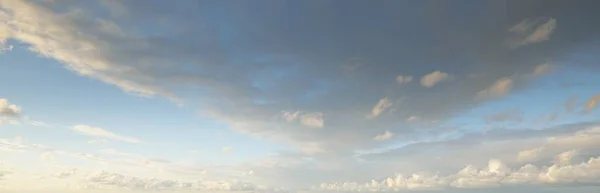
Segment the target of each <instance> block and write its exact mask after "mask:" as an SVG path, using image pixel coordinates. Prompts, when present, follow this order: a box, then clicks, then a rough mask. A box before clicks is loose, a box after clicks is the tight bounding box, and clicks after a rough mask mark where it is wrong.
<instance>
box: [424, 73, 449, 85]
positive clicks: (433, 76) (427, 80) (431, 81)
mask: <svg viewBox="0 0 600 193" xmlns="http://www.w3.org/2000/svg"><path fill="white" fill-rule="evenodd" d="M448 78H450V75H448V74H447V73H444V72H440V71H434V72H431V73H429V74H427V75H425V76H423V78H421V85H423V86H424V87H427V88H430V87H433V86H435V85H436V84H438V83H441V82H444V81H446V80H448Z"/></svg>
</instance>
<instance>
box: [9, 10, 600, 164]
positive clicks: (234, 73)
mask: <svg viewBox="0 0 600 193" xmlns="http://www.w3.org/2000/svg"><path fill="white" fill-rule="evenodd" d="M107 2H108V3H104V4H102V5H100V6H97V5H95V4H94V3H85V2H78V1H52V3H38V2H34V1H9V0H3V1H0V7H1V9H0V10H1V11H0V12H1V13H2V14H5V15H6V19H7V20H8V21H14V22H9V23H10V25H4V26H1V27H0V31H7V32H10V33H8V34H7V35H4V36H6V37H2V38H4V39H8V40H15V41H19V42H21V43H23V44H21V45H22V46H17V47H15V49H22V48H23V47H25V48H27V49H30V50H31V51H34V52H36V53H37V54H40V55H42V56H45V57H48V58H51V59H55V60H57V61H60V62H62V63H63V64H64V65H65V66H66V67H67V68H68V69H70V70H72V71H73V72H74V73H78V74H81V75H85V76H88V77H92V78H94V79H97V80H100V81H103V82H106V83H108V84H112V85H115V86H118V87H119V88H121V89H123V90H125V91H127V92H130V93H135V94H137V95H142V96H147V97H151V96H162V97H166V98H169V99H171V100H174V101H176V102H177V103H181V104H185V105H190V106H198V107H200V109H201V113H202V115H204V116H208V117H211V118H216V119H218V120H220V121H222V122H225V123H228V124H229V125H231V127H232V128H233V129H234V130H235V131H237V132H240V133H244V134H248V135H252V136H258V137H260V138H263V139H268V140H272V141H275V142H279V143H285V144H288V145H293V146H295V147H297V148H298V149H302V150H303V151H304V152H307V153H321V154H327V153H331V154H334V153H332V152H337V153H338V154H340V155H345V156H348V155H351V154H352V151H354V150H356V149H369V148H375V147H379V146H380V145H382V144H380V143H377V142H376V141H374V140H372V138H373V136H376V135H378V134H381V133H383V132H385V131H388V130H389V131H390V132H393V133H395V134H397V135H406V134H408V135H410V134H415V133H418V132H419V131H418V127H416V126H413V125H409V124H406V123H405V118H406V117H409V116H412V115H420V116H425V115H426V116H427V117H423V119H426V120H439V121H440V122H441V123H443V122H444V121H445V120H448V119H449V118H451V117H453V116H454V115H457V114H460V113H462V112H464V111H465V110H467V109H469V108H470V107H474V106H476V105H479V104H481V103H483V102H486V100H493V98H494V97H491V98H489V97H483V98H485V99H486V100H478V101H474V100H473V96H476V95H477V94H478V93H480V92H481V91H485V92H483V94H482V95H485V96H496V95H502V94H509V93H508V92H504V91H505V90H507V89H505V88H507V87H506V84H501V85H500V86H498V87H493V85H495V83H497V81H498V80H502V78H503V77H510V76H512V75H513V74H515V73H531V71H532V70H533V69H534V68H535V66H537V65H538V64H542V63H545V62H547V60H548V59H555V58H556V59H560V58H562V57H565V53H569V52H570V51H573V50H577V49H587V47H586V44H585V43H586V42H590V41H594V40H595V34H599V33H598V32H600V28H598V26H597V24H595V23H587V22H580V21H586V20H584V19H582V18H595V17H598V15H597V14H598V13H597V11H595V10H593V9H591V7H595V4H596V3H594V2H584V1H581V2H578V3H566V2H560V1H553V2H541V1H530V2H528V3H520V2H517V1H510V3H505V2H501V1H499V2H478V3H476V4H475V5H473V6H468V7H464V6H461V5H460V4H458V3H455V2H452V3H450V2H425V1H423V2H421V1H419V2H404V1H397V2H387V1H386V2H383V1H382V2H375V3H373V2H369V3H367V2H363V1H344V3H341V2H335V1H318V2H312V1H307V2H286V3H283V2H280V1H268V0H264V1H256V2H242V3H239V4H235V5H233V4H228V3H226V2H225V1H189V2H185V3H181V4H169V3H166V2H161V1H153V2H151V3H146V2H144V3H140V2H136V1H107ZM409 4H410V6H408V5H409ZM67 5H68V6H67ZM62 7H66V8H64V9H63V8H62ZM291 7H294V9H293V11H291ZM564 7H571V8H578V9H577V11H573V10H575V9H562V8H564ZM16 10H21V11H16ZM77 10H82V11H77ZM482 10H485V11H483V12H482ZM105 12H109V13H111V14H112V15H110V16H105V14H103V13H105ZM357 12H360V13H362V14H361V15H360V16H359V15H356V13H357ZM458 12H460V13H461V14H457V13H458ZM15 13H19V14H15ZM226 13H235V14H226ZM304 13H311V14H304ZM482 13H483V14H482ZM59 15H60V16H59ZM100 16H103V17H100ZM415 16H423V17H419V18H423V20H422V21H417V20H415V19H414V18H415ZM465 16H468V17H465ZM538 17H552V18H554V19H556V21H555V22H556V26H558V27H557V28H555V29H554V31H555V33H553V34H552V38H551V39H550V40H547V41H546V42H544V45H545V47H540V48H538V47H536V49H529V48H532V47H534V46H536V45H538V44H531V45H529V46H525V47H522V48H520V49H517V51H515V50H514V49H509V48H506V45H505V40H506V38H509V37H507V36H509V35H510V34H507V30H508V29H509V28H511V26H512V25H514V24H516V23H519V22H521V21H523V20H524V19H526V18H538ZM365 18H370V19H369V20H366V19H365ZM389 18H394V19H393V20H390V19H389ZM374 20H375V21H378V22H372V21H374ZM138 21H156V22H144V23H152V24H150V25H149V26H139V25H136V23H140V22H138ZM406 26H413V27H406ZM549 27H551V26H547V28H543V29H549ZM562 28H565V29H569V30H564V31H561V29H562ZM41 29H57V31H48V30H41ZM147 29H151V30H152V31H153V32H156V33H153V35H149V34H139V33H140V31H147ZM381 29H385V30H381ZM536 29H537V28H536ZM536 29H534V31H536ZM540 29H542V28H540ZM559 32H560V33H559ZM399 37H410V38H399ZM412 37H418V38H412ZM533 37H535V38H530V40H531V39H535V40H540V39H543V38H542V37H543V36H541V35H539V36H538V35H535V36H533ZM526 39H527V38H526ZM344 65H346V66H348V65H349V67H343V66H344ZM573 65H584V64H573ZM587 67H590V68H597V67H596V66H592V65H589V66H587ZM433 70H439V71H442V72H446V73H448V74H452V75H453V77H456V78H455V79H454V80H453V81H452V82H448V83H445V84H440V85H436V87H435V89H424V88H423V87H419V86H413V85H411V84H407V85H403V86H402V87H398V86H397V82H395V81H394V79H395V78H396V77H397V76H398V74H399V73H402V74H404V75H406V76H418V75H423V74H427V73H430V72H432V71H433ZM351 71H352V73H351V75H350V73H349V72H351ZM472 73H482V74H485V76H478V77H476V78H472V79H466V78H464V77H467V76H468V75H469V74H472ZM527 83H528V81H520V80H519V81H516V80H513V81H512V82H511V84H510V85H511V86H512V89H510V91H511V92H518V91H519V90H520V89H524V88H526V87H520V86H519V85H526V84H527ZM490 85H492V87H490ZM502 85H504V86H502ZM488 87H490V88H492V89H488V90H486V89H487V88H488ZM495 88H497V89H495ZM190 90H191V91H199V90H201V91H203V93H205V94H204V95H201V96H198V95H192V96H190V95H189V94H185V93H196V92H186V91H190ZM440 93H443V94H440ZM384 96H387V97H388V99H389V100H390V101H396V99H400V98H404V100H402V103H401V104H396V103H394V104H395V106H394V109H395V111H394V112H390V113H389V116H379V117H377V121H373V120H369V119H368V118H366V117H365V114H369V112H371V110H372V109H373V103H375V102H376V101H378V100H380V99H381V98H382V97H384ZM195 101H201V102H198V103H196V102H195ZM300 107H301V108H300ZM289 109H302V110H304V111H306V112H320V113H323V115H327V116H326V117H323V120H324V121H325V122H326V128H324V129H313V130H310V129H303V127H304V126H303V125H294V124H289V123H286V122H284V121H280V120H279V119H277V118H274V117H278V115H279V114H280V113H281V111H283V110H289ZM311 123H318V122H312V121H311ZM316 125H320V124H316ZM339 152H343V153H339Z"/></svg>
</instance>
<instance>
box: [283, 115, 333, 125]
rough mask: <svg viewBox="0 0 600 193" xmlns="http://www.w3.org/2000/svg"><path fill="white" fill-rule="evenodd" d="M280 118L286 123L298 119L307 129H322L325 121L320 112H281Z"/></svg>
mask: <svg viewBox="0 0 600 193" xmlns="http://www.w3.org/2000/svg"><path fill="white" fill-rule="evenodd" d="M281 117H283V119H285V120H286V121H288V122H291V121H294V120H296V119H300V123H301V124H302V125H304V126H307V127H312V128H323V126H325V120H324V119H323V113H320V112H301V111H296V112H293V113H292V112H288V111H283V112H282V114H281Z"/></svg>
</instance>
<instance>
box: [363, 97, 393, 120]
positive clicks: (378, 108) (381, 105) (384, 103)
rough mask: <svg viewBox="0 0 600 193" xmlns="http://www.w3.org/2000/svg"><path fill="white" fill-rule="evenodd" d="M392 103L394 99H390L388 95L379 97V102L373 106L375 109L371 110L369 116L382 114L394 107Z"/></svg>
mask: <svg viewBox="0 0 600 193" xmlns="http://www.w3.org/2000/svg"><path fill="white" fill-rule="evenodd" d="M392 105H393V103H392V101H390V100H389V99H388V98H387V97H384V98H382V99H379V101H378V102H377V104H375V106H373V109H372V110H371V114H370V115H369V116H368V117H370V118H373V117H377V116H379V115H381V113H383V112H385V111H386V110H388V109H389V108H390V107H392Z"/></svg>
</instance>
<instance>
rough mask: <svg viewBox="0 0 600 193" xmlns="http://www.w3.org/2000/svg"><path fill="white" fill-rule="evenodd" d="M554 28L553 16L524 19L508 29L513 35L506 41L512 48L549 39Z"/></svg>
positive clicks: (554, 20)
mask: <svg viewBox="0 0 600 193" xmlns="http://www.w3.org/2000/svg"><path fill="white" fill-rule="evenodd" d="M555 29H556V19H554V18H549V19H544V18H537V19H525V20H523V21H521V22H520V23H518V24H515V25H514V26H512V27H511V28H510V29H509V30H508V31H509V32H511V33H512V35H513V36H514V37H512V38H511V39H509V41H508V42H509V45H510V47H513V48H516V47H520V46H525V45H528V44H533V43H539V42H543V41H546V40H549V39H550V36H551V35H552V34H553V33H554V31H555Z"/></svg>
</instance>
